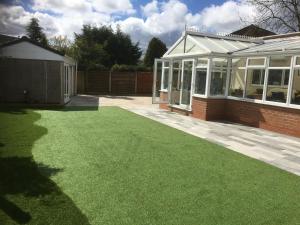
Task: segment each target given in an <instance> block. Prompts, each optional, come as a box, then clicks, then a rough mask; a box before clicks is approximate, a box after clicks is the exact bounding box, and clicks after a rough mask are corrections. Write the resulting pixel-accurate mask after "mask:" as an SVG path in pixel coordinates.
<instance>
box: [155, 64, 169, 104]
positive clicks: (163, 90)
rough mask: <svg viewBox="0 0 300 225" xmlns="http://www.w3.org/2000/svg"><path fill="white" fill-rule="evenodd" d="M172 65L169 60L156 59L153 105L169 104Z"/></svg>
mask: <svg viewBox="0 0 300 225" xmlns="http://www.w3.org/2000/svg"><path fill="white" fill-rule="evenodd" d="M171 75H172V74H171V63H170V61H169V60H164V59H155V62H154V71H153V93H152V103H153V104H159V103H169V93H170V81H171Z"/></svg>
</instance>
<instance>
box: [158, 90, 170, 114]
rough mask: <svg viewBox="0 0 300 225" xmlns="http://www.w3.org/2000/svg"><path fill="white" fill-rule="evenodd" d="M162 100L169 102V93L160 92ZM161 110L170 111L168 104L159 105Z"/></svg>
mask: <svg viewBox="0 0 300 225" xmlns="http://www.w3.org/2000/svg"><path fill="white" fill-rule="evenodd" d="M160 100H162V101H167V100H168V93H167V92H160ZM159 108H160V109H166V110H168V109H169V107H168V104H167V103H161V104H159Z"/></svg>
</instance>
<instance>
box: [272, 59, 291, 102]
mask: <svg viewBox="0 0 300 225" xmlns="http://www.w3.org/2000/svg"><path fill="white" fill-rule="evenodd" d="M290 64H291V57H282V56H276V57H271V58H270V67H269V68H268V70H269V76H268V86H267V97H266V100H267V101H273V102H282V103H285V102H286V101H287V93H288V84H289V78H290Z"/></svg>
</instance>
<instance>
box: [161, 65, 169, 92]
mask: <svg viewBox="0 0 300 225" xmlns="http://www.w3.org/2000/svg"><path fill="white" fill-rule="evenodd" d="M169 66H170V63H169V62H163V75H162V83H161V84H162V87H161V89H162V90H168V83H169V71H170V70H169Z"/></svg>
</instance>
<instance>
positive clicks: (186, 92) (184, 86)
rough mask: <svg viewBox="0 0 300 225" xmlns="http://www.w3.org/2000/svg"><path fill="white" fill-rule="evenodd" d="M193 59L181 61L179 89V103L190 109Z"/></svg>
mask: <svg viewBox="0 0 300 225" xmlns="http://www.w3.org/2000/svg"><path fill="white" fill-rule="evenodd" d="M193 65H194V60H183V61H182V76H181V90H180V105H181V106H182V107H184V108H188V109H190V107H191V99H192V98H191V96H192V93H191V91H192V77H193Z"/></svg>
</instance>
